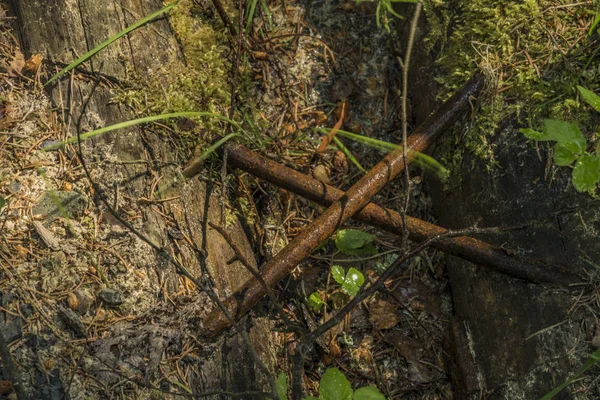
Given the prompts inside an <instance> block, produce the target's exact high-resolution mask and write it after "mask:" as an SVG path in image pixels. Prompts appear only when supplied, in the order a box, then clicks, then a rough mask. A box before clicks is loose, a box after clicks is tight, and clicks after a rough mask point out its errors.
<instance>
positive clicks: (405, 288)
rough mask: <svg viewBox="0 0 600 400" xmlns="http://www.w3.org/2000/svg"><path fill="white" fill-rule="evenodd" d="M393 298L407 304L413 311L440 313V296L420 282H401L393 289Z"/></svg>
mask: <svg viewBox="0 0 600 400" xmlns="http://www.w3.org/2000/svg"><path fill="white" fill-rule="evenodd" d="M394 298H395V299H397V300H398V301H400V302H401V303H402V304H404V305H406V306H409V307H410V308H411V309H412V310H413V311H418V312H420V311H425V312H426V313H428V314H439V313H440V297H439V295H437V294H436V293H435V292H434V291H433V290H432V289H430V288H428V287H427V286H425V285H424V284H422V283H421V282H417V281H406V282H402V283H401V284H400V285H398V287H397V288H396V289H394Z"/></svg>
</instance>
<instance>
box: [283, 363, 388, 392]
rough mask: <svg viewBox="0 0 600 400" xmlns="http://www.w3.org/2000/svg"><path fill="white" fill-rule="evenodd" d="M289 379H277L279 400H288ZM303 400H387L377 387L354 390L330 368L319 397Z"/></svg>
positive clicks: (341, 375) (344, 376) (343, 376)
mask: <svg viewBox="0 0 600 400" xmlns="http://www.w3.org/2000/svg"><path fill="white" fill-rule="evenodd" d="M287 389H288V386H287V377H286V376H285V374H280V375H279V377H278V378H277V394H278V395H279V400H287ZM302 400H385V397H384V396H383V394H381V392H380V391H379V389H377V388H376V387H375V386H364V387H361V388H359V389H357V390H356V391H354V390H352V386H351V385H350V381H348V379H347V378H346V375H344V373H343V372H341V371H340V370H339V369H337V368H328V369H327V371H325V373H324V374H323V376H322V377H321V382H320V383H319V397H314V396H308V397H304V398H303V399H302Z"/></svg>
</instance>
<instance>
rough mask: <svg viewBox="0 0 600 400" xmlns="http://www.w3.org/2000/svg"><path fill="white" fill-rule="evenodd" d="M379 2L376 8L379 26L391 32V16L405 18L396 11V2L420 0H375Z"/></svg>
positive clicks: (359, 1) (415, 0) (362, 0)
mask: <svg viewBox="0 0 600 400" xmlns="http://www.w3.org/2000/svg"><path fill="white" fill-rule="evenodd" d="M365 1H373V0H356V2H357V3H361V2H365ZM375 1H376V2H377V8H376V9H375V19H376V21H377V27H379V28H381V27H384V28H385V30H386V31H387V32H388V33H390V25H389V21H390V16H394V17H396V18H398V19H404V17H403V16H402V15H400V14H398V13H397V12H396V11H394V3H416V2H417V1H418V0H375Z"/></svg>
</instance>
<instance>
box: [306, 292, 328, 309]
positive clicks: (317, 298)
mask: <svg viewBox="0 0 600 400" xmlns="http://www.w3.org/2000/svg"><path fill="white" fill-rule="evenodd" d="M324 305H325V302H324V301H323V298H322V297H321V293H319V292H312V293H311V294H310V296H308V306H309V307H310V308H312V310H313V311H314V312H318V311H320V310H321V308H323V306H324Z"/></svg>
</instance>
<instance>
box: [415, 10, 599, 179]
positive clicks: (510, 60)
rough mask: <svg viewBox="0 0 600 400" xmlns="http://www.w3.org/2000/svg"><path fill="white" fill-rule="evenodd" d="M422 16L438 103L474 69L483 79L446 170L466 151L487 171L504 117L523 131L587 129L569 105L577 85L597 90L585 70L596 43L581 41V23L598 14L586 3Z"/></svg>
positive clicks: (595, 77)
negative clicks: (545, 123) (553, 122)
mask: <svg viewBox="0 0 600 400" xmlns="http://www.w3.org/2000/svg"><path fill="white" fill-rule="evenodd" d="M450 9H451V10H452V12H450V11H449V10H450ZM425 10H426V13H427V16H428V22H429V25H430V26H431V30H430V32H429V35H428V37H427V39H426V41H427V47H428V48H429V49H433V48H434V47H436V46H441V50H440V53H439V56H438V57H437V65H438V67H439V68H440V69H441V72H443V73H442V74H441V75H440V78H439V81H438V82H439V84H440V86H441V87H442V89H443V90H442V93H443V94H442V96H441V97H442V98H446V97H449V96H450V95H451V93H453V92H454V91H455V90H456V89H457V88H458V87H459V86H460V85H461V84H462V83H464V82H465V81H466V80H467V79H468V78H469V77H470V76H471V75H472V73H473V71H474V70H476V69H480V70H482V71H483V72H484V73H485V74H486V76H487V93H486V94H485V95H484V96H481V97H482V100H483V101H482V104H481V110H480V111H479V112H478V113H477V116H476V117H475V120H474V122H473V124H472V126H471V128H470V129H469V130H468V131H467V132H466V134H465V135H464V136H461V138H460V140H458V139H457V142H456V143H453V144H451V145H450V146H449V149H448V151H447V152H446V154H445V157H444V160H442V161H446V162H445V164H446V165H448V166H456V165H458V163H459V162H460V160H461V159H462V153H463V151H468V152H470V153H472V154H474V155H476V156H477V157H478V158H480V159H483V160H485V161H486V162H487V165H488V166H489V168H490V169H492V168H494V167H495V165H496V164H495V160H494V152H493V148H492V146H491V145H490V143H489V141H488V138H489V137H490V136H491V135H493V134H494V132H495V131H496V129H497V128H498V126H499V123H500V121H502V120H504V119H505V118H507V117H509V116H513V115H516V116H517V117H518V118H520V119H522V120H524V121H527V123H528V124H529V125H530V126H537V125H539V124H540V123H541V121H542V120H543V119H544V118H550V119H557V120H571V121H577V122H578V123H579V125H580V126H583V127H585V128H586V129H587V128H588V127H590V126H591V125H592V123H593V121H592V120H591V119H590V118H589V115H588V114H587V113H585V112H581V108H580V107H578V106H577V103H576V102H575V101H573V100H572V99H571V98H572V96H573V94H575V93H576V91H575V88H576V86H577V85H579V84H581V85H584V86H586V87H588V88H590V89H592V90H596V89H598V88H599V87H600V79H599V78H600V73H598V70H597V68H596V66H595V65H592V64H591V61H592V59H593V58H594V56H595V54H596V52H597V51H598V46H597V39H596V38H595V37H594V38H587V33H588V29H587V26H586V24H590V23H592V20H593V19H594V16H595V15H596V12H597V11H596V10H595V6H594V5H593V4H592V3H587V2H581V3H573V2H568V1H563V0H525V1H515V0H511V1H498V0H473V1H468V2H467V1H463V2H451V4H450V5H448V4H447V2H444V1H440V0H428V1H426V3H425ZM582 26H586V29H581V27H582ZM450 27H451V28H450ZM440 38H442V39H441V40H440ZM452 169H453V170H455V168H452ZM454 172H456V171H454Z"/></svg>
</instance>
